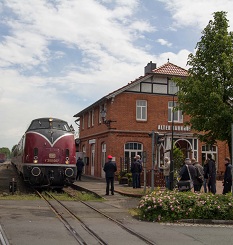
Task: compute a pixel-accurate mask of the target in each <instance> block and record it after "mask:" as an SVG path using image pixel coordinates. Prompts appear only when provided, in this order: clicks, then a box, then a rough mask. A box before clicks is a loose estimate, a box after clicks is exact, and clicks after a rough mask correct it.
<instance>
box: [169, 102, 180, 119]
mask: <svg viewBox="0 0 233 245" xmlns="http://www.w3.org/2000/svg"><path fill="white" fill-rule="evenodd" d="M176 106H177V102H174V108H173V101H169V102H168V122H172V121H173V122H178V123H182V122H183V113H182V111H180V110H176V109H175V107H176ZM173 116H174V118H173Z"/></svg>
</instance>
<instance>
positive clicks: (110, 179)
mask: <svg viewBox="0 0 233 245" xmlns="http://www.w3.org/2000/svg"><path fill="white" fill-rule="evenodd" d="M116 171H117V166H116V163H115V162H113V161H112V156H111V155H109V156H108V162H106V163H105V164H104V172H105V178H106V184H107V185H106V195H109V185H110V183H111V194H112V195H114V176H115V172H116Z"/></svg>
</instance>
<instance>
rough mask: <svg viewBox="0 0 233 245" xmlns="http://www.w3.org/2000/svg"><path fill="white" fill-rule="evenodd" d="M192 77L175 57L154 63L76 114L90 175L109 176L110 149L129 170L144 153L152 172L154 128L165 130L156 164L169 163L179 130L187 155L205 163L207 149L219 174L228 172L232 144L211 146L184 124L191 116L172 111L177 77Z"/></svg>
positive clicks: (178, 142)
mask: <svg viewBox="0 0 233 245" xmlns="http://www.w3.org/2000/svg"><path fill="white" fill-rule="evenodd" d="M187 76H188V72H187V70H185V69H183V68H181V67H179V66H176V65H174V64H172V63H170V62H167V63H166V64H164V65H162V66H160V67H158V68H157V67H156V64H155V63H152V62H150V63H148V64H147V66H146V67H145V74H144V75H143V76H141V77H139V78H138V79H136V80H134V81H133V82H130V83H128V84H127V85H126V86H124V87H122V88H119V89H118V90H116V91H113V92H111V93H109V94H108V95H106V96H104V97H102V98H101V99H99V100H98V101H96V102H95V103H93V104H92V105H90V106H88V107H87V108H85V109H83V110H82V111H80V112H78V113H77V114H75V115H74V117H75V118H77V119H76V120H75V122H76V123H77V124H78V125H79V138H78V139H76V142H77V149H78V155H80V156H82V157H83V158H84V159H85V163H86V164H85V170H84V171H85V174H87V175H92V176H96V177H102V178H104V177H105V174H104V172H103V165H104V163H105V162H106V160H107V155H109V154H111V155H112V156H113V157H114V160H115V161H116V163H117V166H118V170H119V171H120V170H126V169H128V168H129V165H130V162H131V160H132V159H133V157H134V156H135V155H137V154H140V155H141V156H144V162H145V166H146V169H147V171H150V170H151V168H152V152H153V151H152V140H151V138H150V137H149V133H151V132H152V130H154V131H155V132H159V133H160V134H164V141H163V143H162V144H161V145H160V147H159V150H158V151H157V152H158V153H156V158H155V159H156V164H155V168H158V166H160V165H161V164H163V159H164V157H165V156H168V157H169V156H170V150H171V142H172V135H173V142H174V143H173V144H174V145H175V146H176V147H178V148H180V149H181V150H182V152H183V154H184V157H190V158H191V157H195V158H196V159H197V161H198V162H200V163H203V162H204V160H205V159H206V155H207V153H211V154H212V156H213V158H214V159H215V160H216V165H217V171H218V173H221V172H222V173H223V171H224V169H225V166H224V158H225V157H226V156H229V153H228V146H227V144H226V143H225V142H218V143H217V144H216V145H214V146H209V145H205V144H204V143H203V142H201V141H199V140H198V139H197V137H195V135H194V132H193V131H192V130H191V129H190V127H187V126H184V122H185V121H187V116H185V115H183V114H182V112H181V111H175V112H173V110H172V108H173V105H174V106H175V105H176V101H177V96H176V95H175V93H176V92H177V89H178V88H177V87H176V84H175V83H174V81H173V80H172V78H174V77H179V78H182V79H185V78H187ZM173 116H174V117H173ZM172 124H173V125H174V126H173V132H172Z"/></svg>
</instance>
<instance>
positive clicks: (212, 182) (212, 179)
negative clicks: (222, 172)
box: [207, 153, 216, 194]
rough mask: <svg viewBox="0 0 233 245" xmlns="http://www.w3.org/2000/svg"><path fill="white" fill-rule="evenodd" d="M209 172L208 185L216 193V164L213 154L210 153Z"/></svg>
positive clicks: (208, 156) (208, 155)
mask: <svg viewBox="0 0 233 245" xmlns="http://www.w3.org/2000/svg"><path fill="white" fill-rule="evenodd" d="M207 173H208V177H209V179H208V183H209V184H208V186H209V188H210V191H211V192H212V193H213V194H215V193H216V164H215V161H214V160H213V159H212V155H211V154H210V153H208V154H207Z"/></svg>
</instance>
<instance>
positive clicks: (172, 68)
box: [152, 62, 188, 77]
mask: <svg viewBox="0 0 233 245" xmlns="http://www.w3.org/2000/svg"><path fill="white" fill-rule="evenodd" d="M152 72H153V73H155V74H162V75H173V76H184V77H187V76H188V71H187V70H185V69H183V68H181V67H179V66H177V65H174V64H172V63H170V62H167V63H166V64H164V65H162V66H160V67H158V68H156V69H154V70H153V71H152Z"/></svg>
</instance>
